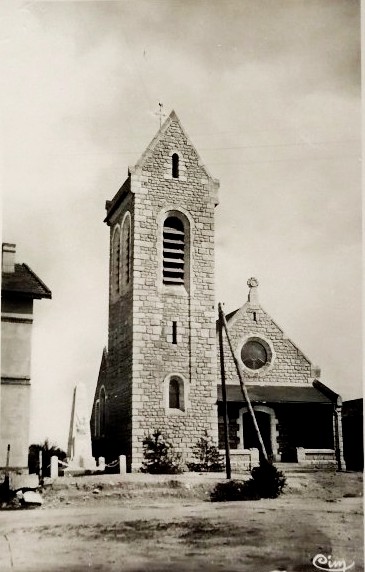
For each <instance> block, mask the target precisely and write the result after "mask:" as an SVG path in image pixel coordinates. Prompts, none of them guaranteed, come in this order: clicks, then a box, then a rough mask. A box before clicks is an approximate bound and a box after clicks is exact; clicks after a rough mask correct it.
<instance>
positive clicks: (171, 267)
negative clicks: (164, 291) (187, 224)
mask: <svg viewBox="0 0 365 572" xmlns="http://www.w3.org/2000/svg"><path fill="white" fill-rule="evenodd" d="M184 266H185V232H184V224H183V222H182V221H181V220H180V219H179V218H178V217H176V216H170V217H168V218H167V219H166V220H165V223H164V226H163V283H164V284H171V285H173V284H184V272H185V267H184Z"/></svg>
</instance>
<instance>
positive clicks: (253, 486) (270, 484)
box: [210, 461, 286, 502]
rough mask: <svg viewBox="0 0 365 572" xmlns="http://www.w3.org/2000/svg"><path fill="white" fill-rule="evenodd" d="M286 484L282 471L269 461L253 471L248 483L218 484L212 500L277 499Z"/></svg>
mask: <svg viewBox="0 0 365 572" xmlns="http://www.w3.org/2000/svg"><path fill="white" fill-rule="evenodd" d="M285 484H286V477H285V476H284V474H283V473H282V472H281V471H278V469H277V468H276V467H275V466H274V465H272V464H271V463H269V462H268V461H261V462H260V466H259V467H255V468H254V469H252V471H251V478H250V479H249V480H248V481H234V480H233V481H225V482H223V483H217V485H216V486H215V487H214V489H213V491H212V492H211V495H210V499H211V501H213V502H224V501H237V500H241V501H242V500H258V499H260V498H276V497H278V496H279V495H280V494H281V493H282V492H283V489H284V487H285Z"/></svg>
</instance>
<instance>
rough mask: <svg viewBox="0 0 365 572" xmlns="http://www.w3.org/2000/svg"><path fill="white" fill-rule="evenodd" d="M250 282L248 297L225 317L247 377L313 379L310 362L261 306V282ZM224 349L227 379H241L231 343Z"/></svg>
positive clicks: (267, 380) (275, 381)
mask: <svg viewBox="0 0 365 572" xmlns="http://www.w3.org/2000/svg"><path fill="white" fill-rule="evenodd" d="M251 281H252V282H251ZM248 284H249V286H250V290H249V299H248V301H247V302H246V303H245V304H244V305H243V306H242V307H241V308H239V309H238V310H235V311H234V312H231V313H230V314H228V315H227V317H226V318H227V323H228V328H229V331H230V335H231V339H232V343H233V347H234V350H235V352H236V355H237V357H238V358H239V360H240V362H241V365H242V368H243V370H244V373H245V376H246V377H247V381H248V382H249V383H251V382H259V383H273V384H298V383H300V384H303V383H305V384H307V383H311V382H312V371H313V370H312V365H311V362H310V361H309V360H308V358H307V357H306V356H305V355H304V354H303V352H302V351H301V350H300V349H299V348H298V347H297V346H296V345H295V344H294V343H293V342H292V341H291V340H290V339H289V338H288V337H287V336H286V335H285V334H284V331H283V330H282V329H281V328H280V327H279V326H278V325H277V323H276V322H275V321H274V320H273V319H272V318H271V316H270V315H269V314H268V313H267V312H266V311H265V310H264V309H263V308H262V306H261V304H260V303H259V301H258V296H257V286H258V282H257V281H256V280H255V279H250V280H249V281H248ZM225 353H226V354H227V360H228V365H227V372H228V373H227V383H238V380H237V374H236V371H235V367H234V364H233V360H232V358H231V356H230V355H229V350H228V347H227V348H226V349H225Z"/></svg>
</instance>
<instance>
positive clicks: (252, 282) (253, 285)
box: [247, 276, 259, 288]
mask: <svg viewBox="0 0 365 572" xmlns="http://www.w3.org/2000/svg"><path fill="white" fill-rule="evenodd" d="M258 285H259V281H258V280H257V278H254V276H252V277H251V278H249V279H248V280H247V286H249V287H250V288H257V286H258Z"/></svg>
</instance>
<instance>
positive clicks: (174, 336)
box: [172, 320, 177, 345]
mask: <svg viewBox="0 0 365 572" xmlns="http://www.w3.org/2000/svg"><path fill="white" fill-rule="evenodd" d="M172 343H173V344H174V345H176V344H177V322H176V321H175V320H174V321H173V322H172Z"/></svg>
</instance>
